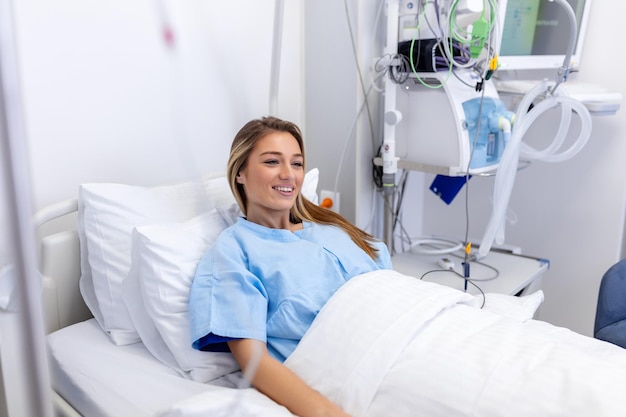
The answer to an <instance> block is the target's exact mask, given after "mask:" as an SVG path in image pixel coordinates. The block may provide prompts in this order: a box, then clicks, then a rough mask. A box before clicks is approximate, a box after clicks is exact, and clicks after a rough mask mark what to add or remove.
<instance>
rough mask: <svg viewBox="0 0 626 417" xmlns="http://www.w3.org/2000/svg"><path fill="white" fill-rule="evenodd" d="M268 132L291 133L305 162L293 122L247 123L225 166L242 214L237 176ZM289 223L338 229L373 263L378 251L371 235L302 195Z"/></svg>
mask: <svg viewBox="0 0 626 417" xmlns="http://www.w3.org/2000/svg"><path fill="white" fill-rule="evenodd" d="M270 132H287V133H289V134H291V136H293V137H294V139H295V140H296V141H297V142H298V145H299V146H300V150H301V152H302V156H303V160H304V161H306V159H305V158H304V141H303V140H302V132H301V131H300V128H298V126H296V125H295V124H294V123H291V122H288V121H285V120H281V119H279V118H276V117H263V118H261V119H254V120H251V121H249V122H248V123H246V124H245V125H244V126H243V127H242V128H241V129H240V130H239V132H237V134H236V135H235V138H234V139H233V143H232V145H231V148H230V156H229V158H228V166H227V175H228V183H229V185H230V188H231V190H232V192H233V194H234V196H235V199H236V200H237V204H239V207H240V208H241V211H243V213H244V215H245V214H246V208H247V198H246V192H245V190H244V188H243V185H242V184H239V183H238V182H237V175H238V174H239V172H240V171H241V170H242V169H244V168H245V167H246V164H247V162H248V157H249V156H250V153H251V152H252V150H253V149H254V147H255V145H256V143H257V141H258V140H259V139H261V138H262V137H263V136H265V135H267V134H268V133H270ZM303 168H304V166H303ZM290 220H291V222H292V223H301V222H302V221H310V222H314V223H320V224H326V225H333V226H338V227H340V228H341V229H343V230H344V231H345V232H346V233H347V234H348V235H349V236H350V238H351V239H352V241H353V242H354V243H355V244H356V245H357V246H358V247H360V248H361V249H363V250H364V251H365V253H367V254H368V255H369V256H370V257H371V258H372V259H374V260H376V256H377V252H378V249H376V247H374V245H373V244H372V243H373V242H374V241H375V239H374V237H373V236H372V235H370V234H369V233H367V232H365V231H363V230H361V229H359V228H358V227H356V226H354V225H353V224H352V223H350V222H349V221H348V220H346V219H345V218H343V217H342V216H341V215H339V214H338V213H335V212H334V211H332V210H328V209H326V208H323V207H320V206H318V205H316V204H314V203H313V202H311V201H309V200H308V199H306V198H305V197H304V196H303V195H302V193H301V192H298V196H297V198H296V201H295V204H294V205H293V207H292V208H291V212H290Z"/></svg>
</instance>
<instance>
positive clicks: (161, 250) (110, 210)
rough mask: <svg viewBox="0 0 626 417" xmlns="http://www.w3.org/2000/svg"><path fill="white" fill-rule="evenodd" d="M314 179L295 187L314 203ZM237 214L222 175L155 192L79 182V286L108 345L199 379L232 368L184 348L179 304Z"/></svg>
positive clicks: (228, 359) (228, 358) (224, 358)
mask: <svg viewBox="0 0 626 417" xmlns="http://www.w3.org/2000/svg"><path fill="white" fill-rule="evenodd" d="M317 181H318V171H317V170H316V169H314V170H311V171H309V172H308V173H307V174H306V175H305V181H304V184H303V190H302V192H303V194H304V195H305V196H306V197H307V198H308V199H310V200H312V201H314V202H317V194H316V189H317ZM240 215H241V212H240V210H239V208H238V206H237V205H236V203H235V200H234V197H233V196H232V194H231V191H230V188H229V187H228V183H227V180H226V178H225V177H224V176H223V175H221V176H213V177H208V178H205V179H202V180H199V181H193V182H186V183H180V184H174V185H165V186H159V187H139V186H129V185H124V184H103V183H99V184H83V185H81V186H80V189H79V212H78V232H79V238H80V246H81V270H82V275H81V279H80V289H81V294H82V295H83V298H84V299H85V302H86V304H87V306H88V307H89V309H90V310H91V312H92V314H93V315H94V317H95V319H96V320H97V321H98V323H99V324H100V326H101V327H102V328H103V330H104V331H105V332H106V333H107V334H108V335H109V337H110V339H111V341H112V342H113V343H115V344H117V345H125V344H130V343H136V342H139V341H142V342H143V343H144V344H145V345H146V347H147V348H148V349H149V350H150V352H151V353H152V354H153V355H154V356H155V357H156V358H157V359H159V360H160V361H162V362H163V363H165V364H167V365H169V366H170V367H172V368H173V369H176V370H177V371H179V372H180V373H181V374H182V375H183V376H185V377H188V378H191V379H193V380H196V381H200V382H208V381H211V380H213V379H215V378H218V377H220V376H223V375H225V374H227V373H230V372H233V371H235V370H237V369H238V366H237V364H236V362H235V361H234V359H233V358H232V355H230V354H229V353H217V352H216V353H213V352H199V351H196V350H194V349H192V348H191V341H190V334H189V323H188V315H187V302H188V296H189V288H190V286H191V282H192V280H193V276H194V273H195V269H196V265H197V263H198V262H199V260H200V258H201V257H202V255H203V254H204V252H205V251H206V250H207V249H208V248H209V247H210V246H211V245H212V244H213V242H214V241H215V239H216V238H217V236H218V235H219V234H220V233H221V231H222V230H224V229H225V228H226V227H228V226H229V225H231V224H233V223H234V222H235V221H236V218H237V217H238V216H240Z"/></svg>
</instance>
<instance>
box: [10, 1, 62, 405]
mask: <svg viewBox="0 0 626 417" xmlns="http://www.w3.org/2000/svg"><path fill="white" fill-rule="evenodd" d="M13 17H14V16H13V7H12V3H11V1H10V0H1V1H0V129H1V130H0V152H1V155H2V159H1V161H0V162H1V164H2V167H3V171H2V178H3V180H4V183H5V190H6V195H7V198H6V199H3V200H4V201H5V202H6V203H5V206H6V209H7V213H8V218H9V229H10V230H8V232H9V233H8V237H9V242H11V248H12V252H13V258H14V261H15V263H14V265H13V267H14V268H13V269H14V271H15V275H16V278H17V280H16V290H17V294H18V303H19V304H18V309H17V311H16V312H4V311H3V312H0V315H2V316H3V317H2V321H3V324H4V322H5V319H7V320H8V321H9V322H11V323H14V322H16V323H17V325H14V326H8V327H4V326H3V327H4V330H8V329H13V330H14V331H13V332H12V334H11V335H9V337H5V336H6V335H2V336H3V337H2V341H1V342H0V343H1V347H2V351H3V352H8V351H10V352H11V356H12V357H10V358H7V357H4V356H2V357H1V360H2V362H3V373H5V374H6V373H7V369H6V368H7V366H4V364H5V363H6V364H7V365H8V367H9V368H10V369H15V370H16V372H12V373H11V375H10V376H11V380H10V381H8V382H5V386H8V385H11V389H13V390H16V392H19V394H20V395H18V396H17V397H18V398H24V399H25V401H21V402H20V401H19V400H18V401H17V403H18V404H15V403H12V401H13V400H14V398H13V396H7V403H8V404H7V405H8V409H9V415H10V416H11V415H15V416H38V417H39V416H40V417H52V416H53V408H52V391H51V388H50V376H49V370H48V362H47V356H46V349H45V334H44V325H43V317H42V305H41V278H40V277H39V274H38V273H37V255H36V250H35V233H34V228H33V223H32V218H31V217H32V213H33V206H32V204H31V195H30V182H29V175H28V172H29V169H28V163H27V162H28V158H27V152H26V146H25V144H26V138H25V134H24V125H23V116H22V103H21V97H20V93H19V86H20V80H19V76H18V65H17V53H16V39H15V27H14V20H13ZM7 345H10V346H7ZM17 390H19V391H17Z"/></svg>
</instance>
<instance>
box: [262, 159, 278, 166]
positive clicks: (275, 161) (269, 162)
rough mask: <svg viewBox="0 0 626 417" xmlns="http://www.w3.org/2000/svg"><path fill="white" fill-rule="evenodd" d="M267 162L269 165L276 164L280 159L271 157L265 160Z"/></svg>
mask: <svg viewBox="0 0 626 417" xmlns="http://www.w3.org/2000/svg"><path fill="white" fill-rule="evenodd" d="M265 163H266V164H267V165H276V164H278V161H277V160H276V159H269V160H267V161H265Z"/></svg>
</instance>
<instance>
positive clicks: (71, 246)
mask: <svg viewBox="0 0 626 417" xmlns="http://www.w3.org/2000/svg"><path fill="white" fill-rule="evenodd" d="M77 211H78V200H77V199H70V200H66V201H62V202H60V203H57V204H54V205H51V206H48V207H46V208H44V209H42V210H40V211H38V212H37V213H36V214H35V217H34V220H33V221H34V226H35V230H36V234H37V242H38V244H39V248H38V251H39V253H38V255H39V271H40V272H41V275H42V278H43V295H42V296H43V314H44V326H45V329H46V332H47V333H52V332H54V331H55V330H58V329H61V328H63V327H66V326H69V325H71V324H74V323H78V322H81V321H84V320H87V319H89V318H91V317H93V316H92V315H91V312H90V311H89V309H88V308H87V306H86V305H85V302H84V301H83V298H82V296H81V294H80V290H79V287H78V281H79V279H80V273H81V271H80V245H79V240H78V233H77V231H76V214H77ZM53 401H54V411H55V414H56V415H57V416H59V417H81V414H80V413H79V412H77V411H76V410H75V409H74V408H73V407H72V406H71V405H70V404H69V403H68V402H67V401H66V400H65V399H64V398H63V397H61V396H60V395H59V394H57V393H56V392H53Z"/></svg>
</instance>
